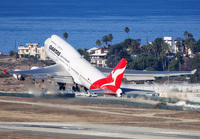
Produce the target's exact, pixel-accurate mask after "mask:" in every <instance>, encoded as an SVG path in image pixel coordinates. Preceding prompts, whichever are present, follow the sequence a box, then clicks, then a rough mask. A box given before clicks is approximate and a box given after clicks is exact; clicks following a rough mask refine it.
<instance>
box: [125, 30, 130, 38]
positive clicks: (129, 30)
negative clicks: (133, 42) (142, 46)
mask: <svg viewBox="0 0 200 139" xmlns="http://www.w3.org/2000/svg"><path fill="white" fill-rule="evenodd" d="M129 31H130V29H129V28H128V27H126V28H125V32H126V33H127V34H128V32H129ZM128 38H129V34H128Z"/></svg>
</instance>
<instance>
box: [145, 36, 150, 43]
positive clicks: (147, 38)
mask: <svg viewBox="0 0 200 139" xmlns="http://www.w3.org/2000/svg"><path fill="white" fill-rule="evenodd" d="M146 41H147V45H148V43H149V37H148V36H146Z"/></svg>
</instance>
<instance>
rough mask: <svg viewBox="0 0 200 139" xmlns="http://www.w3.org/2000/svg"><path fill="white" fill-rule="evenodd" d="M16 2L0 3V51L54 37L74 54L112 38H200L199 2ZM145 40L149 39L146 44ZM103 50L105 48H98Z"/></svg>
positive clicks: (192, 0)
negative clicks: (190, 35) (110, 36)
mask: <svg viewBox="0 0 200 139" xmlns="http://www.w3.org/2000/svg"><path fill="white" fill-rule="evenodd" d="M106 2H107V1H106V0H102V1H100V0H97V1H91V0H75V1H73V2H72V1H70V0H67V1H61V0H56V1H55V0H40V1H39V0H35V1H29V0H27V1H26V0H21V1H20V2H18V1H17V0H11V1H9V2H8V1H1V2H0V38H1V39H0V52H2V53H3V54H8V53H9V51H10V50H14V47H15V38H16V46H17V47H19V46H20V45H23V46H26V43H39V46H40V47H41V46H43V44H44V41H45V40H46V39H47V38H49V37H50V36H51V35H53V34H55V35H58V36H60V37H62V38H63V33H65V32H67V33H68V38H67V42H68V43H70V44H71V45H72V46H73V47H75V48H76V49H78V48H81V49H83V48H87V49H89V48H92V47H95V46H96V40H98V39H100V40H101V39H102V38H103V37H104V36H105V35H108V34H112V35H113V37H114V38H113V41H112V44H116V43H120V42H123V41H124V40H125V39H126V38H128V34H127V33H126V32H125V31H124V29H125V27H128V28H129V29H130V32H129V38H131V39H141V45H145V44H147V41H148V42H151V41H154V40H155V39H156V38H164V37H165V36H170V37H175V38H178V37H180V38H184V36H183V34H184V32H185V31H188V32H189V33H191V34H193V36H194V38H195V39H196V40H199V39H200V26H199V25H200V8H199V6H200V2H198V0H182V1H181V0H163V1H159V0H151V2H150V1H148V0H140V1H139V0H136V1H131V0H125V1H120V0H111V1H109V2H107V3H106ZM147 39H148V40H147ZM103 45H105V44H104V43H103V44H102V46H103Z"/></svg>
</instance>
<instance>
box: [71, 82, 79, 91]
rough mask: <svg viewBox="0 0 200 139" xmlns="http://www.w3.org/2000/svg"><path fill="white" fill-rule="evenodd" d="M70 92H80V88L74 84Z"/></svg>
mask: <svg viewBox="0 0 200 139" xmlns="http://www.w3.org/2000/svg"><path fill="white" fill-rule="evenodd" d="M72 90H73V91H74V92H80V88H79V87H78V85H77V84H76V85H75V86H72Z"/></svg>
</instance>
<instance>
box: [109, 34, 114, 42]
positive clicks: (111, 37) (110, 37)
mask: <svg viewBox="0 0 200 139" xmlns="http://www.w3.org/2000/svg"><path fill="white" fill-rule="evenodd" d="M108 39H109V42H111V44H112V39H113V35H112V34H109V35H108Z"/></svg>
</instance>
